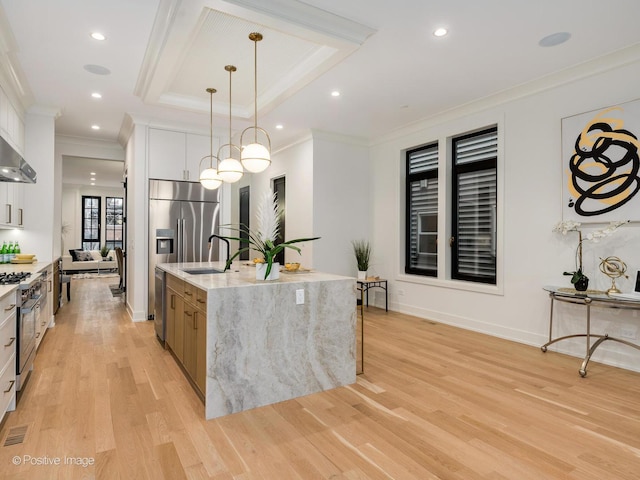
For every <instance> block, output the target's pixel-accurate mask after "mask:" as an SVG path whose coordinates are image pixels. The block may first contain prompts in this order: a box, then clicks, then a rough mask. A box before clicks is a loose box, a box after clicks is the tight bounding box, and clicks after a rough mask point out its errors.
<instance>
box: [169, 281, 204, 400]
mask: <svg viewBox="0 0 640 480" xmlns="http://www.w3.org/2000/svg"><path fill="white" fill-rule="evenodd" d="M165 288H166V289H167V290H166V292H165V295H166V296H165V298H166V299H167V325H166V328H167V333H166V344H167V346H168V347H169V348H170V349H171V351H172V352H173V354H174V356H175V358H176V359H177V360H178V363H179V364H180V365H181V366H182V369H183V371H184V372H185V373H186V374H187V377H188V378H189V380H190V381H191V384H192V385H193V386H194V388H195V389H196V392H197V393H198V395H199V396H200V398H201V399H202V400H203V401H204V397H205V393H206V379H207V365H206V362H207V356H206V348H207V292H205V291H204V290H202V289H200V288H198V287H195V286H193V285H191V284H190V283H188V282H185V281H183V280H181V279H179V278H176V277H174V276H173V275H170V274H167V283H166V287H165Z"/></svg>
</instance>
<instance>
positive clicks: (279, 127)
mask: <svg viewBox="0 0 640 480" xmlns="http://www.w3.org/2000/svg"><path fill="white" fill-rule="evenodd" d="M276 128H277V129H278V130H282V129H283V128H284V125H280V124H278V125H276Z"/></svg>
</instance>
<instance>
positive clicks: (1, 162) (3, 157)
mask: <svg viewBox="0 0 640 480" xmlns="http://www.w3.org/2000/svg"><path fill="white" fill-rule="evenodd" d="M36 178H37V174H36V171H35V170H34V169H33V168H31V166H30V165H29V164H28V163H27V162H25V160H24V158H22V156H21V155H20V154H19V153H18V152H16V151H15V150H14V149H13V147H12V146H11V145H9V143H8V142H7V141H6V140H5V139H4V138H2V137H0V182H17V183H36Z"/></svg>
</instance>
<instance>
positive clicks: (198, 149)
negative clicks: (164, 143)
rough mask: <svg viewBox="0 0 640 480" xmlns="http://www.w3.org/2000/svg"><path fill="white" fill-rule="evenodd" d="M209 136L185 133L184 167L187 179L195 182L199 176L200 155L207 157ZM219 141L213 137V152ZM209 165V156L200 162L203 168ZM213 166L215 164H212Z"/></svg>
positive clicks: (215, 151) (216, 148) (216, 149)
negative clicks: (185, 153) (185, 154)
mask: <svg viewBox="0 0 640 480" xmlns="http://www.w3.org/2000/svg"><path fill="white" fill-rule="evenodd" d="M209 138H210V137H208V136H205V135H197V134H194V133H187V161H186V169H187V171H188V172H189V180H190V181H192V182H197V181H198V179H199V178H200V160H202V157H205V156H206V157H208V156H209V152H210V150H211V147H210V145H211V142H210V140H209ZM219 143H220V142H219V141H218V139H217V138H216V137H213V154H214V155H215V154H216V153H217V151H218V146H219ZM208 166H209V158H207V159H206V160H204V161H203V162H202V168H203V169H205V168H207V167H208ZM214 168H215V164H214Z"/></svg>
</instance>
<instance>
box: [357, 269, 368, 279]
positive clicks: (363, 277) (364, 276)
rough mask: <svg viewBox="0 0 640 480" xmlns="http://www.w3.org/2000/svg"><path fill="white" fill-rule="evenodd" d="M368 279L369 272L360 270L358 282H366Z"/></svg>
mask: <svg viewBox="0 0 640 480" xmlns="http://www.w3.org/2000/svg"><path fill="white" fill-rule="evenodd" d="M366 279H367V272H363V271H362V270H358V280H366Z"/></svg>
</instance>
